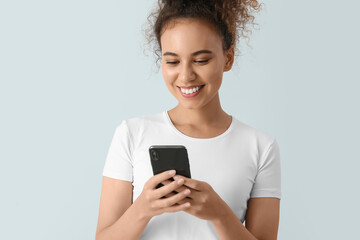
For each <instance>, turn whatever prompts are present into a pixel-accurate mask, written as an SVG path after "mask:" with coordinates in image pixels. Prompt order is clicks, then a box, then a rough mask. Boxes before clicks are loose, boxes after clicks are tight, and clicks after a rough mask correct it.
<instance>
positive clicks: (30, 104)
mask: <svg viewBox="0 0 360 240" xmlns="http://www.w3.org/2000/svg"><path fill="white" fill-rule="evenodd" d="M154 2H155V1H148V0H141V1H127V2H126V3H125V1H79V0H71V1H69V0H66V1H65V0H64V1H39V0H36V1H24V0H22V1H20V0H19V1H0V79H1V82H0V84H1V85H0V107H1V118H0V121H1V124H0V144H1V145H0V159H1V167H0V184H1V188H0V189H1V198H0V226H1V231H0V239H66V240H70V239H94V236H95V229H96V224H97V216H98V206H99V198H100V189H101V180H102V169H103V165H104V162H105V157H106V154H107V151H108V148H109V146H110V141H111V138H112V136H113V133H114V130H115V127H116V126H117V125H118V124H119V123H120V122H121V120H122V119H127V118H130V117H136V116H142V115H145V114H153V113H158V112H160V111H163V110H165V109H171V108H172V107H174V106H175V105H176V103H177V102H176V99H175V98H174V97H173V96H172V95H171V94H170V93H169V92H168V90H167V88H166V86H165V84H164V81H163V78H162V74H161V69H160V70H159V71H157V67H156V65H155V59H154V57H153V55H149V56H144V54H143V49H142V46H143V45H144V38H143V35H142V33H141V28H142V25H143V24H144V23H145V22H146V17H147V14H148V13H149V11H150V9H149V7H151V6H152V5H153V3H154ZM359 8H360V4H359V3H358V1H355V0H352V1H347V2H346V3H345V2H339V1H325V0H321V1H310V0H305V1H286V0H272V1H267V2H266V3H265V5H264V9H263V11H262V12H261V14H258V16H257V18H256V20H255V22H257V23H258V24H259V26H258V27H255V28H257V30H253V34H252V37H251V39H250V42H249V44H250V45H251V46H252V48H250V47H247V46H246V45H245V44H244V45H243V46H242V47H241V49H242V51H243V52H242V53H243V56H241V57H239V58H238V59H237V62H236V64H234V66H233V69H232V70H231V71H230V72H227V73H225V74H224V81H223V85H222V86H221V89H220V99H221V103H222V106H223V108H224V110H225V111H226V112H227V113H229V114H232V115H233V116H235V117H237V118H238V119H239V120H241V121H243V122H245V123H247V124H249V125H251V126H253V127H256V128H258V129H260V130H262V131H264V132H266V133H268V134H270V135H272V136H274V137H276V138H277V140H278V142H279V145H280V150H281V161H282V200H281V217H280V226H279V239H282V240H287V239H292V240H297V239H299V240H303V239H314V240H315V239H316V240H318V239H353V238H354V237H355V236H358V233H357V229H358V222H359V221H358V218H357V216H358V215H359V206H358V203H359V202H360V194H359V190H358V186H357V183H359V180H360V179H359V177H358V176H357V174H358V169H359V166H360V164H359V160H360V159H359V155H358V152H359V135H360V127H359V123H360V114H359V103H360V96H359V87H360V85H359V80H360V76H359V55H360V51H359V45H358V44H359V42H360V33H359V27H358V25H357V24H358V23H359V22H360V16H359V15H358V10H359ZM149 53H150V52H149Z"/></svg>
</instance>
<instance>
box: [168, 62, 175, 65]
mask: <svg viewBox="0 0 360 240" xmlns="http://www.w3.org/2000/svg"><path fill="white" fill-rule="evenodd" d="M176 63H178V62H166V64H172V65H173V64H176Z"/></svg>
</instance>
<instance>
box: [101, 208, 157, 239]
mask: <svg viewBox="0 0 360 240" xmlns="http://www.w3.org/2000/svg"><path fill="white" fill-rule="evenodd" d="M134 204H135V203H134ZM134 204H132V205H131V206H130V207H129V208H128V209H127V210H126V211H125V212H124V214H123V215H122V216H121V217H120V218H119V219H118V220H117V221H116V222H115V223H114V224H112V225H111V226H109V227H107V228H105V229H103V230H102V231H101V232H99V233H98V234H97V235H96V240H113V239H114V240H115V239H116V240H118V239H124V240H132V239H136V240H138V239H139V238H140V236H141V234H142V233H143V232H144V230H145V227H146V226H147V224H148V223H149V221H150V220H151V218H149V217H146V216H143V214H141V211H139V210H138V208H137V206H136V205H134Z"/></svg>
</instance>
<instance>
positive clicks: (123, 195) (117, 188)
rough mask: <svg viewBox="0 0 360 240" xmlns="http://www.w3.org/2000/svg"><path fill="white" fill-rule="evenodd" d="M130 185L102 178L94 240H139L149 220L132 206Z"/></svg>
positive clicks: (136, 207) (135, 205)
mask: <svg viewBox="0 0 360 240" xmlns="http://www.w3.org/2000/svg"><path fill="white" fill-rule="evenodd" d="M132 191H133V189H132V183H131V182H128V181H122V180H117V179H113V178H108V177H103V183H102V190H101V197H100V208H99V219H98V226H97V230H96V240H112V239H139V238H140V236H141V234H142V233H143V231H144V229H145V227H146V226H147V224H148V222H149V221H150V219H151V218H148V217H145V216H143V214H142V212H141V211H139V208H138V206H137V204H136V201H135V203H134V204H132Z"/></svg>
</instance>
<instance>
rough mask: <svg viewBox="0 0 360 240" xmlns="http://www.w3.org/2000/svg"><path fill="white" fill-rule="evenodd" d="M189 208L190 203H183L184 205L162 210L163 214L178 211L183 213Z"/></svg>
mask: <svg viewBox="0 0 360 240" xmlns="http://www.w3.org/2000/svg"><path fill="white" fill-rule="evenodd" d="M190 206H191V204H190V203H184V204H181V205H180V204H177V205H174V206H171V207H167V208H164V212H178V211H183V210H186V209H189V207H190Z"/></svg>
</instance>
